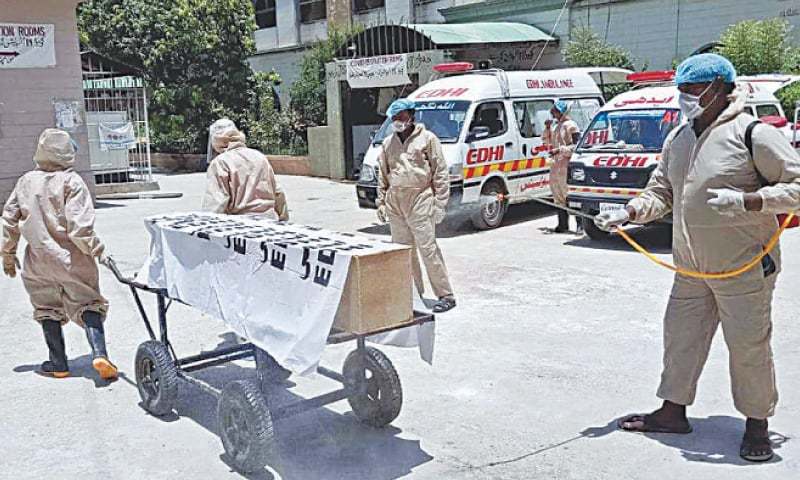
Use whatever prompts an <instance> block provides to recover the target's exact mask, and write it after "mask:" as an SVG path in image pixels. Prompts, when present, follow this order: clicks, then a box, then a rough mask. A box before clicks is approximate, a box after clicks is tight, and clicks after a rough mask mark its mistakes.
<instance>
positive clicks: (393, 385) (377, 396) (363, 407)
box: [342, 347, 403, 427]
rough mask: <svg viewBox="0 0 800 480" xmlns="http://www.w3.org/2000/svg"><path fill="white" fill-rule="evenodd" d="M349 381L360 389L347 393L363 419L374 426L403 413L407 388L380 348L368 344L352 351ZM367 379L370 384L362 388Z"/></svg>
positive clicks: (346, 373) (346, 368)
mask: <svg viewBox="0 0 800 480" xmlns="http://www.w3.org/2000/svg"><path fill="white" fill-rule="evenodd" d="M342 373H343V374H344V379H345V382H346V385H347V386H348V387H349V388H352V389H354V390H356V391H359V390H360V391H361V392H363V393H354V394H352V395H350V396H349V397H347V401H348V402H350V407H351V408H352V409H353V413H355V415H356V417H358V419H359V420H361V421H362V422H364V423H366V424H367V425H372V426H373V427H385V426H386V425H388V424H390V423H391V422H392V420H394V419H395V418H397V416H398V415H400V408H401V407H402V406H403V388H402V387H401V386H400V377H399V376H398V375H397V370H395V369H394V366H393V365H392V362H391V361H389V358H388V357H387V356H386V355H384V354H383V352H381V351H380V350H378V349H376V348H372V347H366V348H365V349H363V350H354V351H352V352H350V354H349V355H348V356H347V359H346V360H345V361H344V369H343V372H342ZM364 381H366V383H367V385H366V388H362V389H360V388H359V387H360V386H361V385H360V384H361V382H364Z"/></svg>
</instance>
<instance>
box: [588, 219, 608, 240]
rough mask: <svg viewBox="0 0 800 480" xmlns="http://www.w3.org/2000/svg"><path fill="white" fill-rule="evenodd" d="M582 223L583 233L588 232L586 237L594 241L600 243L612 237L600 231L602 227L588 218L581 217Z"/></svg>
mask: <svg viewBox="0 0 800 480" xmlns="http://www.w3.org/2000/svg"><path fill="white" fill-rule="evenodd" d="M581 223H582V224H583V231H584V232H586V236H588V237H589V238H591V239H592V240H596V241H598V242H600V241H603V240H608V238H609V237H610V236H611V234H610V233H608V232H606V231H604V230H600V227H598V226H597V225H595V224H594V222H593V221H591V220H589V219H588V218H584V217H581Z"/></svg>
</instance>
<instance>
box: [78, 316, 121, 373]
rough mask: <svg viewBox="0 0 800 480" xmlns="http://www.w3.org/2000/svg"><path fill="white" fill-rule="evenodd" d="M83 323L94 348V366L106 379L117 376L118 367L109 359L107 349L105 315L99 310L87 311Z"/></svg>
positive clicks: (90, 345)
mask: <svg viewBox="0 0 800 480" xmlns="http://www.w3.org/2000/svg"><path fill="white" fill-rule="evenodd" d="M83 325H84V330H86V339H87V340H89V347H91V349H92V366H93V367H94V369H95V370H97V373H99V374H100V377H101V378H103V379H105V380H111V379H114V378H117V367H116V366H115V365H114V364H113V363H111V361H110V360H109V359H108V351H107V350H106V334H105V330H104V329H103V316H102V315H100V314H99V313H97V312H89V311H87V312H85V313H84V314H83Z"/></svg>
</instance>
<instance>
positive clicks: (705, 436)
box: [581, 415, 789, 467]
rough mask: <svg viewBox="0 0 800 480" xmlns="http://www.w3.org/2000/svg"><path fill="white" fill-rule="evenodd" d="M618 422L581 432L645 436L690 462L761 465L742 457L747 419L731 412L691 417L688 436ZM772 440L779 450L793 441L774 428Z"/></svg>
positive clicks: (776, 459) (775, 459) (778, 459)
mask: <svg viewBox="0 0 800 480" xmlns="http://www.w3.org/2000/svg"><path fill="white" fill-rule="evenodd" d="M618 421H619V419H614V420H612V421H611V422H609V423H608V424H607V425H604V426H602V427H592V428H587V429H586V430H584V431H583V432H581V434H582V435H583V436H585V437H587V438H600V437H604V436H606V435H608V434H610V433H614V432H619V433H620V434H625V435H641V436H642V437H645V438H647V439H649V440H654V441H656V442H658V443H660V444H662V445H665V446H667V447H672V448H675V449H678V450H680V453H681V456H683V458H684V459H686V460H687V461H689V462H700V463H713V464H724V465H736V466H742V467H746V466H754V465H758V463H754V462H748V461H746V460H743V459H742V458H741V457H739V445H740V443H741V441H742V435H743V434H744V420H743V419H740V418H735V417H731V416H727V415H715V416H711V417H707V418H689V422H690V423H691V424H692V428H693V432H692V433H690V434H687V435H676V434H669V433H662V434H656V433H632V432H623V431H621V430H619V429H618V428H617V422H618ZM770 440H772V448H773V449H775V450H777V449H779V448H781V446H782V445H783V444H784V443H786V442H787V441H788V440H789V437H786V436H785V435H783V434H780V433H777V432H774V431H770ZM782 460H783V459H782V458H781V457H780V455H778V454H777V453H776V454H775V456H774V457H773V458H772V460H770V461H769V462H766V463H778V462H781V461H782Z"/></svg>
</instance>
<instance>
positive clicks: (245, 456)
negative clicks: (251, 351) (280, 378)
mask: <svg viewBox="0 0 800 480" xmlns="http://www.w3.org/2000/svg"><path fill="white" fill-rule="evenodd" d="M217 415H218V421H219V436H220V439H221V440H222V447H223V448H224V449H225V454H226V455H227V457H228V460H229V462H230V465H231V466H232V467H234V468H235V469H236V470H238V471H240V472H243V473H252V472H255V471H257V470H260V469H263V468H264V466H265V465H266V464H267V461H268V460H269V457H270V455H271V453H272V448H273V441H274V438H275V431H274V429H273V424H272V415H271V414H270V411H269V407H268V406H267V401H266V400H265V399H264V395H262V394H261V390H260V389H259V387H258V384H256V383H255V382H252V381H249V380H237V381H235V382H231V383H229V384H227V385H225V388H223V389H222V395H221V396H220V399H219V404H218V405H217ZM242 420H244V423H242ZM232 433H234V434H235V435H231V434H232ZM240 436H241V437H240Z"/></svg>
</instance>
